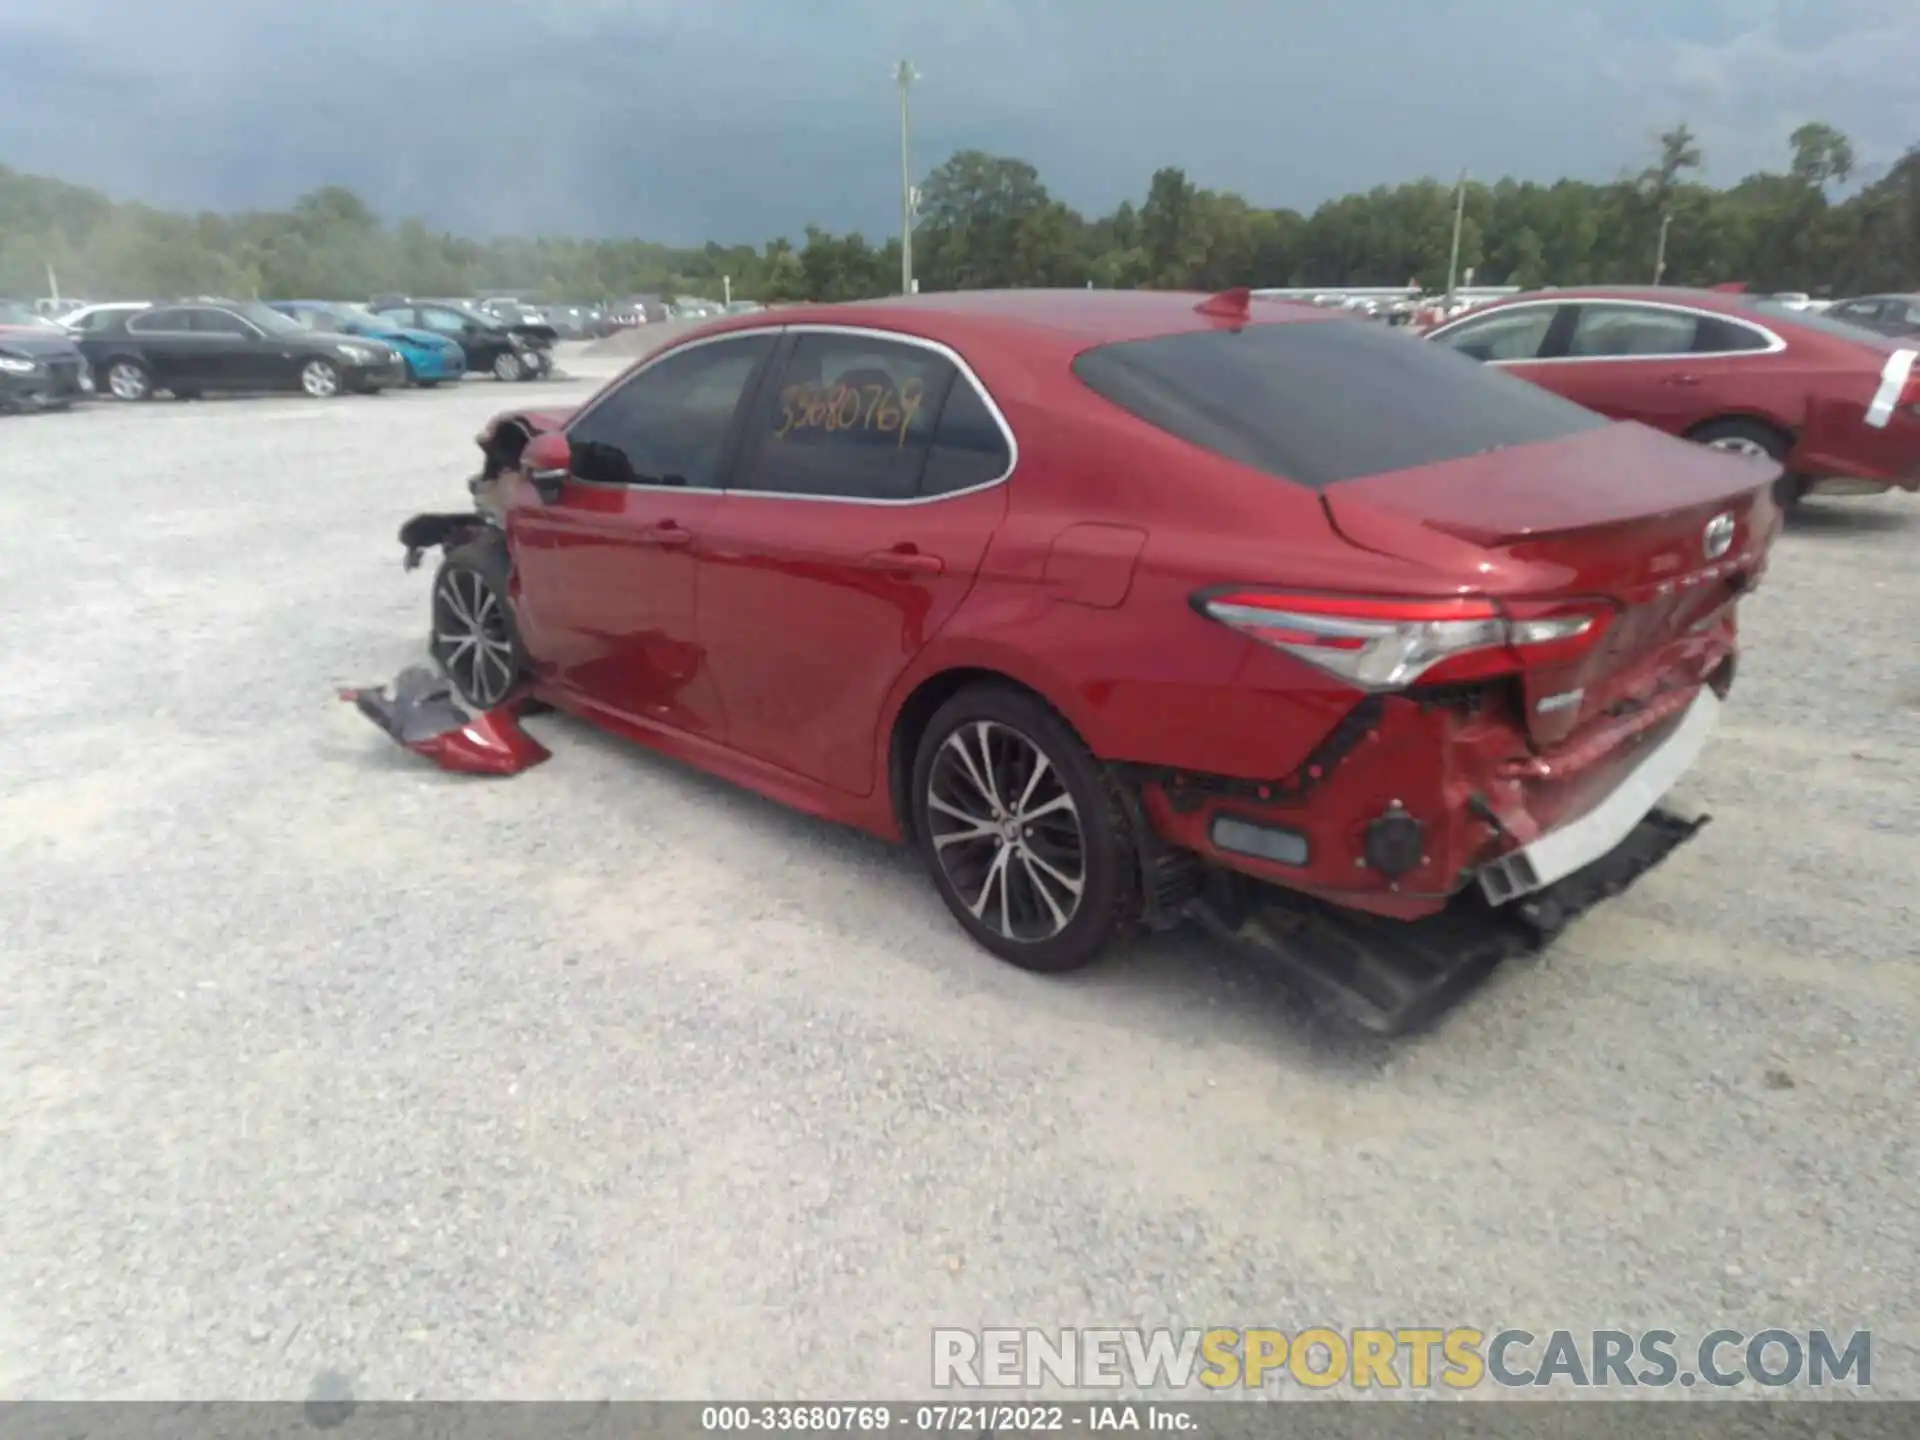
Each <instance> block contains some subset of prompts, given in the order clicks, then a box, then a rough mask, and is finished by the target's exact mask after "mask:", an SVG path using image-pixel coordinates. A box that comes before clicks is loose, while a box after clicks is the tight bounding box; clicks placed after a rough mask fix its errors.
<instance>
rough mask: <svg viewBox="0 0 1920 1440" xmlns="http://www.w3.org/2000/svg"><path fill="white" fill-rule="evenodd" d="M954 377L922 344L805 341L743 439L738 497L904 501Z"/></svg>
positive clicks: (851, 338)
mask: <svg viewBox="0 0 1920 1440" xmlns="http://www.w3.org/2000/svg"><path fill="white" fill-rule="evenodd" d="M957 373H958V372H957V371H955V369H954V367H953V365H952V363H951V362H949V361H948V360H947V358H946V357H945V356H943V355H941V354H940V353H939V352H937V351H934V350H929V349H927V348H926V347H925V346H922V345H908V344H903V343H900V342H897V341H890V340H878V339H874V338H871V337H869V336H865V335H857V334H845V335H829V334H805V335H801V336H800V337H799V338H798V339H797V340H796V341H795V342H794V346H793V351H792V353H791V355H790V356H789V357H788V359H787V363H786V366H785V367H784V368H783V369H782V370H781V372H780V381H779V385H778V387H777V389H776V392H775V394H774V397H773V404H772V405H771V406H770V407H768V409H767V410H766V411H764V412H762V414H761V416H760V425H759V430H758V433H757V434H755V435H754V436H753V437H751V446H752V448H751V450H750V451H749V452H748V455H747V458H746V461H745V465H744V469H743V473H742V475H741V478H740V480H739V482H738V484H739V488H740V489H742V490H752V491H757V492H764V493H768V494H778V495H822V496H834V497H838V498H841V499H850V500H910V499H912V498H914V497H915V496H916V495H918V494H919V493H920V475H921V471H922V469H923V468H924V467H925V465H926V463H927V456H928V453H929V451H930V449H931V448H932V442H933V432H934V428H935V425H936V423H937V422H938V420H939V417H940V411H941V407H942V406H943V405H944V404H945V402H946V398H947V390H948V387H949V386H951V385H952V384H953V381H954V377H955V375H956V374H957Z"/></svg>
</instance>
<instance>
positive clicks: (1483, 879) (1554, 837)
mask: <svg viewBox="0 0 1920 1440" xmlns="http://www.w3.org/2000/svg"><path fill="white" fill-rule="evenodd" d="M1719 714H1720V699H1719V697H1718V696H1716V695H1715V694H1714V693H1713V691H1712V690H1710V689H1708V688H1707V687H1706V686H1705V685H1702V686H1701V687H1700V693H1699V694H1698V695H1696V696H1695V697H1694V699H1693V703H1692V704H1691V705H1689V706H1688V707H1687V711H1686V714H1685V716H1684V717H1683V718H1682V719H1681V721H1680V724H1679V726H1678V727H1677V728H1676V729H1675V730H1674V732H1673V733H1672V734H1671V735H1669V736H1667V738H1666V739H1665V740H1662V741H1661V742H1660V744H1659V745H1658V746H1657V747H1655V748H1654V749H1653V750H1651V751H1649V752H1648V754H1647V755H1646V757H1645V758H1644V759H1643V760H1641V762H1640V763H1639V764H1638V765H1636V766H1635V767H1634V768H1633V770H1632V771H1631V772H1630V773H1629V774H1628V775H1627V778H1626V779H1625V780H1623V781H1621V782H1620V786H1619V788H1618V789H1616V790H1615V791H1614V792H1613V793H1612V794H1611V795H1609V796H1607V798H1606V799H1604V800H1602V801H1601V802H1600V803H1599V804H1598V805H1596V806H1595V807H1594V808H1593V809H1591V810H1589V811H1588V812H1587V813H1586V814H1585V815H1582V816H1581V817H1580V818H1579V819H1578V820H1572V821H1569V822H1568V823H1567V824H1565V825H1562V826H1561V827H1560V828H1559V829H1557V830H1550V831H1548V832H1547V833H1546V834H1545V835H1542V836H1541V837H1540V838H1539V839H1538V840H1536V841H1534V842H1533V843H1532V844H1531V845H1527V846H1523V847H1522V848H1520V849H1518V850H1515V851H1514V852H1512V853H1511V854H1509V855H1503V856H1501V857H1500V858H1499V859H1498V860H1495V861H1494V862H1492V863H1491V864H1489V865H1485V866H1482V867H1481V869H1480V871H1479V872H1478V875H1477V876H1476V878H1477V879H1478V880H1479V882H1480V890H1481V893H1482V894H1484V895H1485V896H1486V897H1487V900H1488V902H1489V903H1491V904H1494V905H1504V904H1505V903H1506V902H1507V901H1509V900H1516V899H1518V898H1519V897H1520V896H1522V895H1529V894H1531V893H1533V892H1534V891H1536V890H1543V889H1545V888H1546V887H1547V886H1549V885H1551V884H1553V883H1554V882H1555V881H1556V880H1564V879H1565V878H1566V877H1567V876H1569V875H1571V874H1573V872H1574V871H1576V870H1580V869H1583V868H1585V867H1586V866H1588V865H1591V864H1592V863H1593V862H1594V861H1596V860H1598V859H1599V858H1600V857H1601V856H1602V855H1605V854H1606V853H1607V852H1608V851H1609V850H1611V849H1613V848H1614V846H1616V845H1618V844H1619V843H1620V842H1621V841H1622V840H1625V839H1626V838H1627V836H1628V835H1630V834H1632V833H1633V827H1634V826H1636V825H1638V824H1639V823H1640V822H1641V821H1642V820H1643V819H1645V818H1646V815H1647V812H1648V811H1650V810H1652V809H1653V807H1654V806H1655V805H1657V804H1659V803H1660V797H1661V796H1663V795H1665V794H1666V793H1667V791H1669V790H1671V789H1672V788H1673V785H1674V782H1675V781H1677V780H1678V779H1679V778H1680V777H1681V776H1682V775H1684V774H1685V773H1686V772H1687V770H1688V769H1689V768H1690V767H1691V766H1692V764H1693V762H1694V761H1695V760H1697V759H1699V758H1700V751H1701V750H1702V749H1703V748H1704V747H1705V745H1706V743H1707V736H1708V735H1710V734H1711V733H1712V732H1713V726H1714V722H1715V721H1716V720H1717V719H1718V718H1719Z"/></svg>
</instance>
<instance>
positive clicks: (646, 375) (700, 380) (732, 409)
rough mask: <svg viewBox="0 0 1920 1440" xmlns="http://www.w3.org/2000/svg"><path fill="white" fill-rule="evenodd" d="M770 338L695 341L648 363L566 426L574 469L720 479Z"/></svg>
mask: <svg viewBox="0 0 1920 1440" xmlns="http://www.w3.org/2000/svg"><path fill="white" fill-rule="evenodd" d="M774 344H775V337H773V336H771V335H747V336H741V337H740V338H738V339H729V340H722V341H716V342H714V343H713V344H710V345H695V346H692V347H691V348H689V349H687V350H683V351H680V352H678V353H677V354H673V355H668V356H666V357H665V358H663V359H661V360H659V361H657V362H655V363H654V364H652V365H650V366H648V367H647V368H646V369H645V370H642V371H641V372H640V373H639V374H637V375H635V376H634V377H633V378H632V379H630V380H628V381H627V382H626V384H624V385H622V386H621V387H620V388H619V389H618V390H615V391H614V392H613V393H612V394H610V395H607V396H606V397H605V398H603V399H602V400H600V401H599V402H598V403H596V404H595V405H594V407H593V408H592V409H591V410H589V411H588V412H587V413H586V414H585V415H582V416H581V417H580V418H579V419H578V420H576V421H575V422H574V423H573V424H572V425H570V426H568V427H567V442H568V445H569V447H570V449H571V450H572V452H573V473H574V474H575V475H576V476H578V477H579V478H580V479H582V480H590V481H595V482H598V483H600V484H607V485H684V486H686V487H687V488H689V489H694V490H711V489H713V488H715V487H716V486H718V485H719V483H720V466H721V464H722V462H723V461H724V460H725V458H726V448H727V438H728V436H729V434H730V433H732V429H733V422H734V417H735V415H736V414H737V413H738V412H739V410H740V407H741V405H742V403H743V402H744V401H745V399H746V398H747V390H748V386H749V384H750V383H751V382H752V380H753V378H754V376H755V375H757V374H758V373H759V370H760V366H761V364H762V363H763V362H764V361H765V360H766V358H767V357H768V356H769V355H771V354H772V353H773V347H774Z"/></svg>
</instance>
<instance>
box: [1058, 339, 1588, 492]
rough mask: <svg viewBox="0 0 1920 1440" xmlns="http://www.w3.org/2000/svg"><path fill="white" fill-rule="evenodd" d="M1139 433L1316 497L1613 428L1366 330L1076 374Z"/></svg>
mask: <svg viewBox="0 0 1920 1440" xmlns="http://www.w3.org/2000/svg"><path fill="white" fill-rule="evenodd" d="M1073 370H1074V373H1075V374H1076V375H1078V376H1079V377H1080V379H1081V380H1082V381H1083V382H1084V383H1085V384H1086V385H1087V386H1088V387H1090V388H1091V389H1092V390H1094V391H1095V392H1097V393H1098V394H1100V395H1102V396H1104V397H1105V398H1106V399H1108V400H1110V401H1112V402H1113V403H1114V404H1116V405H1118V406H1120V408H1121V409H1123V410H1126V411H1128V412H1130V413H1132V414H1133V415H1136V416H1138V417H1139V418H1140V419H1142V420H1145V421H1146V422H1147V423H1148V424H1150V425H1154V426H1157V427H1158V428H1160V429H1162V430H1165V431H1167V432H1168V433H1169V434H1172V435H1177V436H1179V437H1180V438H1181V439H1183V440H1186V441H1189V442H1190V443H1192V444H1194V445H1198V446H1199V447H1200V448H1202V449H1204V450H1208V451H1211V452H1212V453H1214V454H1216V455H1220V456H1223V457H1225V458H1226V459H1229V460H1234V461H1237V462H1239V463H1240V464H1242V465H1248V466H1251V467H1252V468H1254V469H1256V470H1263V471H1265V472H1266V473H1267V474H1269V475H1275V476H1279V477H1281V478H1282V479H1287V480H1292V481H1295V482H1297V483H1299V484H1301V485H1306V486H1309V487H1311V488H1313V489H1316V490H1318V489H1323V488H1324V487H1326V486H1328V485H1332V484H1336V483H1338V482H1339V481H1342V480H1352V479H1356V478H1358V477H1359V476H1362V475H1379V474H1384V473H1385V472H1387V471H1390V470H1408V469H1412V468H1414V467H1415V466H1420V465H1435V464H1439V463H1440V462H1442V461H1446V460H1459V459H1462V458H1464V457H1466V456H1468V455H1478V454H1481V453H1483V452H1485V451H1488V450H1500V449H1505V448H1506V447H1508V446H1513V445H1533V444H1538V443H1540V442H1542V441H1547V440H1558V439H1561V438H1563V437H1565V436H1568V435H1577V434H1580V433H1582V432H1584V431H1588V430H1597V429H1599V428H1601V427H1602V426H1604V425H1606V424H1608V423H1609V422H1608V421H1606V420H1605V419H1603V418H1602V417H1601V416H1599V415H1596V414H1594V413H1593V412H1592V411H1590V410H1584V409H1582V408H1581V407H1580V406H1578V405H1575V404H1574V403H1573V402H1571V401H1569V400H1562V399H1561V398H1560V397H1559V396H1557V395H1553V394H1550V393H1549V392H1547V391H1545V390H1542V389H1540V388H1539V387H1537V386H1534V385H1530V384H1528V383H1527V382H1526V381H1524V380H1520V379H1517V378H1515V377H1514V376H1512V375H1509V374H1506V373H1505V372H1504V371H1501V370H1500V369H1498V368H1496V367H1489V366H1482V365H1479V364H1476V363H1475V362H1474V361H1472V360H1470V359H1468V358H1467V357H1466V356H1463V355H1458V354H1455V353H1454V352H1453V351H1452V350H1449V349H1447V348H1446V347H1445V346H1442V345H1434V344H1430V343H1428V342H1426V341H1423V340H1419V339H1415V338H1413V337H1412V336H1409V335H1406V334H1404V333H1403V332H1401V331H1399V330H1396V329H1393V328H1391V327H1388V326H1384V325H1371V324H1368V323H1367V322H1366V321H1363V320H1348V319H1327V320H1296V321H1289V322H1285V323H1282V324H1269V325H1250V326H1246V327H1244V328H1242V329H1239V330H1205V331H1197V332H1194V333H1191V334H1184V335H1166V336H1161V337H1159V338H1157V339H1152V340H1129V341H1124V342H1122V343H1120V344H1116V345H1102V346H1100V347H1099V348H1097V349H1094V350H1089V351H1087V352H1086V353H1085V354H1083V355H1081V356H1080V357H1079V358H1078V359H1076V360H1075V361H1074V362H1073Z"/></svg>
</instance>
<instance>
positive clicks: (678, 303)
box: [672, 295, 727, 320]
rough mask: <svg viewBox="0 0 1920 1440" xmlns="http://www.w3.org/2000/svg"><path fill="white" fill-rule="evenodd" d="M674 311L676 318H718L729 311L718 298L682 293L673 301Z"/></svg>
mask: <svg viewBox="0 0 1920 1440" xmlns="http://www.w3.org/2000/svg"><path fill="white" fill-rule="evenodd" d="M672 313H673V318H674V319H676V320H718V319H719V318H720V317H721V316H723V315H725V314H726V313H727V312H726V308H725V307H724V306H722V305H721V303H720V302H719V301H718V300H708V299H704V298H703V297H701V296H698V295H682V296H681V297H680V298H679V299H677V300H675V301H674V302H673V311H672Z"/></svg>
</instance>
